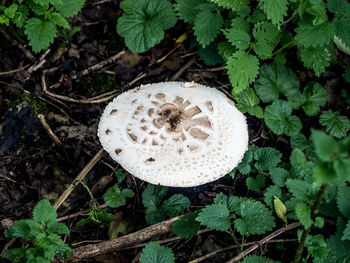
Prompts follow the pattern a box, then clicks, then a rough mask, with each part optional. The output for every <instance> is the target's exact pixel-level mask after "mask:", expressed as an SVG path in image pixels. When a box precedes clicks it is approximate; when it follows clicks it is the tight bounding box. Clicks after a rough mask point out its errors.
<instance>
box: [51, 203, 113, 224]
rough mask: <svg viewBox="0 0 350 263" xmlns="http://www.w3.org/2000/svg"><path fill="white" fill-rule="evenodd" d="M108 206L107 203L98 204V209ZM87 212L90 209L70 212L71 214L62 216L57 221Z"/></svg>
mask: <svg viewBox="0 0 350 263" xmlns="http://www.w3.org/2000/svg"><path fill="white" fill-rule="evenodd" d="M106 207H107V205H106V204H103V205H100V206H98V209H102V208H106ZM87 212H89V209H85V210H81V211H78V212H76V213H73V214H70V215H66V216H62V217H59V218H57V222H62V221H65V220H68V219H71V218H74V217H77V216H80V215H82V214H85V213H87Z"/></svg>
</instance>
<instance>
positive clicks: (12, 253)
mask: <svg viewBox="0 0 350 263" xmlns="http://www.w3.org/2000/svg"><path fill="white" fill-rule="evenodd" d="M25 256H26V249H25V248H24V247H21V248H11V249H9V250H8V251H7V252H6V253H5V255H3V257H4V258H6V259H8V260H10V261H11V262H21V260H20V259H23V258H24V257H25Z"/></svg>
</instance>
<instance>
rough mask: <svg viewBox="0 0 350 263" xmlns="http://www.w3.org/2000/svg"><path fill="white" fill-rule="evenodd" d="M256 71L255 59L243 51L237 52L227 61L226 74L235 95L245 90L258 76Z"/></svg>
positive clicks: (257, 64)
mask: <svg viewBox="0 0 350 263" xmlns="http://www.w3.org/2000/svg"><path fill="white" fill-rule="evenodd" d="M258 71H259V60H258V59H257V57H256V56H253V55H250V54H246V53H245V52H243V51H237V52H236V53H234V54H233V55H232V56H231V57H229V59H228V61H227V73H228V76H229V79H230V82H231V84H232V86H233V88H234V89H233V91H234V92H235V93H239V92H241V91H243V90H244V89H246V88H247V87H248V86H249V84H250V83H252V82H253V81H254V79H255V78H256V76H257V75H258Z"/></svg>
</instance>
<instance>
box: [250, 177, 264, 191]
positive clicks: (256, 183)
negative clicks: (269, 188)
mask: <svg viewBox="0 0 350 263" xmlns="http://www.w3.org/2000/svg"><path fill="white" fill-rule="evenodd" d="M265 183H266V178H265V176H264V175H262V174H258V175H257V176H256V177H255V178H254V177H251V176H249V177H248V178H247V180H246V185H247V188H248V190H250V191H255V192H258V191H260V189H261V188H262V187H264V186H265Z"/></svg>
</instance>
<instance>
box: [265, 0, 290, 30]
mask: <svg viewBox="0 0 350 263" xmlns="http://www.w3.org/2000/svg"><path fill="white" fill-rule="evenodd" d="M259 2H260V4H261V5H262V8H263V10H264V12H265V13H266V15H267V17H268V18H269V19H271V21H272V23H274V24H276V25H277V24H279V23H281V22H282V21H283V17H284V16H285V15H287V9H288V7H287V5H288V2H287V0H259Z"/></svg>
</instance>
